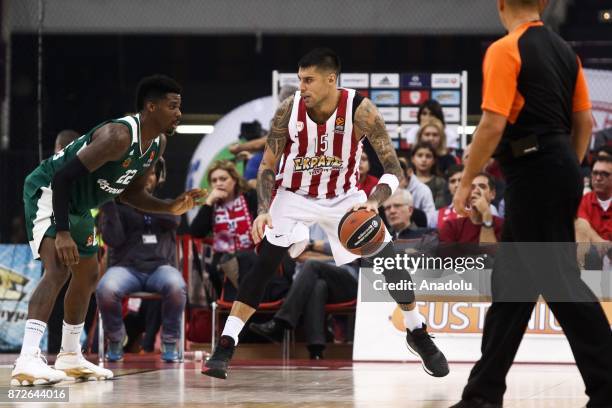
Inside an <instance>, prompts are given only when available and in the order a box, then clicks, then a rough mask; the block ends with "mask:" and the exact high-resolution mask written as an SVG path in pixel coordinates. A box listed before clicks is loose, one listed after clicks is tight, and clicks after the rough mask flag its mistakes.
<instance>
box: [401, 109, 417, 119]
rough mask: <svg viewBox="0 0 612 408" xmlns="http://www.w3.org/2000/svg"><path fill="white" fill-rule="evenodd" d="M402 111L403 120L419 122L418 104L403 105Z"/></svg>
mask: <svg viewBox="0 0 612 408" xmlns="http://www.w3.org/2000/svg"><path fill="white" fill-rule="evenodd" d="M401 112H402V114H401V117H402V122H408V123H417V119H418V113H419V107H418V106H408V107H403V108H401Z"/></svg>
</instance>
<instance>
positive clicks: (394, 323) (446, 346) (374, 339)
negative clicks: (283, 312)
mask: <svg viewBox="0 0 612 408" xmlns="http://www.w3.org/2000/svg"><path fill="white" fill-rule="evenodd" d="M360 286H361V281H360ZM359 294H361V288H360V289H359ZM389 299H390V298H389ZM417 304H418V306H419V313H420V314H421V315H422V316H423V319H424V321H425V323H426V324H427V326H428V331H429V332H430V333H434V334H435V336H436V340H435V342H436V345H437V346H438V347H439V348H440V349H441V350H443V351H444V354H445V355H446V358H447V359H448V360H449V361H465V362H474V361H476V360H478V359H479V358H480V355H481V352H480V345H481V337H482V329H483V327H484V319H485V315H486V312H487V310H488V308H489V306H490V303H483V302H423V301H418V302H417ZM602 306H603V308H604V311H605V313H606V315H607V316H608V320H609V321H612V303H603V304H602ZM405 337H406V329H405V326H404V319H403V315H402V313H401V310H400V309H399V308H398V307H397V304H396V303H395V302H392V301H389V302H364V301H363V299H362V298H361V296H360V295H359V299H358V303H357V314H356V320H355V338H354V345H353V359H354V360H362V361H364V360H375V361H380V360H384V361H416V360H417V359H416V357H414V356H413V355H412V354H411V353H409V352H408V350H406V345H405ZM374 345H375V347H374ZM515 361H517V362H528V363H542V362H546V363H573V362H574V357H573V354H572V351H571V349H570V347H569V343H568V342H567V339H566V338H565V336H564V335H563V331H562V330H561V327H560V325H559V323H558V322H557V321H556V319H555V317H554V315H553V314H552V313H551V311H550V309H549V308H548V306H547V305H546V304H545V303H538V304H536V307H535V308H534V310H533V312H532V315H531V319H530V321H529V324H528V327H527V331H526V334H525V336H524V338H523V341H522V342H521V346H520V348H519V350H518V353H517V355H516V358H515Z"/></svg>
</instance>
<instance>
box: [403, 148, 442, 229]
mask: <svg viewBox="0 0 612 408" xmlns="http://www.w3.org/2000/svg"><path fill="white" fill-rule="evenodd" d="M399 162H400V166H401V167H402V172H403V173H404V177H403V178H402V180H400V185H399V186H400V187H401V188H405V189H406V190H408V191H410V194H412V200H413V202H414V208H415V211H414V213H413V221H414V222H415V224H416V225H417V226H419V227H431V228H435V226H436V217H437V213H436V206H435V205H434V200H433V195H432V194H431V190H430V189H429V187H427V186H426V185H425V184H424V183H423V182H421V181H420V180H419V179H418V178H417V177H415V176H414V169H413V167H412V166H411V165H410V164H409V163H408V160H406V159H405V158H403V157H400V158H399ZM416 210H419V212H421V213H424V215H425V218H426V220H425V222H424V223H423V220H418V219H417V218H416V215H417V211H416Z"/></svg>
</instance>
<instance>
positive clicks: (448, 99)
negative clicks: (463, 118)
mask: <svg viewBox="0 0 612 408" xmlns="http://www.w3.org/2000/svg"><path fill="white" fill-rule="evenodd" d="M431 98H432V99H435V100H436V101H438V102H440V105H461V91H447V90H441V91H431Z"/></svg>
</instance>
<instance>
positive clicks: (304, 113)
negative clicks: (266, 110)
mask: <svg viewBox="0 0 612 408" xmlns="http://www.w3.org/2000/svg"><path fill="white" fill-rule="evenodd" d="M298 66H299V71H298V77H299V80H300V89H299V91H297V92H296V93H295V95H293V96H290V97H289V98H287V99H286V100H285V101H283V102H282V103H281V105H280V106H279V108H278V110H277V111H276V114H275V117H274V119H273V125H272V129H271V130H270V133H269V135H268V139H267V142H266V148H265V152H264V157H263V160H262V162H261V165H260V167H259V172H258V175H257V193H258V201H259V203H258V216H257V218H256V219H255V221H254V223H253V229H252V234H253V239H254V240H255V242H256V243H259V248H258V249H259V252H258V253H259V256H258V259H257V261H256V263H255V265H254V266H253V268H252V269H251V270H250V271H249V272H248V273H247V275H246V276H245V277H244V279H243V281H242V282H241V284H240V288H239V290H238V296H237V299H236V301H235V302H234V304H233V306H232V310H231V313H230V316H229V317H228V319H227V322H226V324H225V327H224V329H223V333H222V335H221V338H220V339H219V342H218V344H217V346H216V347H215V351H214V353H213V355H212V356H211V358H210V359H209V360H208V361H206V362H205V363H204V364H203V366H202V373H203V374H206V375H208V376H211V377H217V378H222V379H225V378H227V368H228V364H229V361H230V359H231V358H232V355H233V353H234V349H235V347H236V344H237V343H238V335H239V333H240V332H241V330H242V328H243V327H244V325H245V323H246V321H247V320H248V319H249V318H250V317H251V315H252V314H253V313H254V312H255V310H256V308H257V306H258V305H259V302H260V301H261V297H262V295H263V292H264V289H265V287H266V285H267V283H268V281H269V280H270V278H271V277H272V276H273V274H274V272H275V271H276V270H277V268H278V265H279V264H280V262H281V259H282V258H283V256H284V255H285V254H286V253H287V251H289V254H290V255H291V256H293V257H297V256H298V255H299V254H300V253H301V252H302V251H303V250H304V249H305V247H306V245H307V243H308V239H309V235H308V226H309V225H312V224H313V223H318V224H319V225H320V226H321V227H322V228H323V229H324V230H325V231H326V233H327V235H328V238H329V242H330V245H331V248H332V252H333V255H334V259H335V262H336V264H337V265H342V264H345V263H348V262H351V261H353V260H355V259H356V258H358V257H359V256H357V255H354V254H352V253H351V252H349V251H347V250H346V249H345V248H344V247H343V246H342V245H341V244H340V242H339V240H338V235H337V228H338V223H339V221H340V219H341V218H342V216H343V215H345V214H346V212H347V211H350V210H352V209H358V208H367V209H370V210H373V211H375V212H378V207H379V206H380V205H381V204H382V203H383V202H384V201H385V200H386V199H387V198H389V197H390V196H391V194H392V193H393V192H394V191H395V189H396V188H397V186H398V184H399V178H400V177H402V176H401V173H402V172H401V167H400V164H399V161H398V160H397V156H396V154H395V150H394V149H393V146H392V144H391V140H390V139H389V135H388V134H387V131H386V128H385V124H384V121H383V118H382V116H381V115H380V113H379V112H378V110H377V109H376V106H374V104H373V103H372V102H371V101H370V100H369V99H367V98H364V97H362V96H360V95H359V94H357V92H355V90H353V89H342V88H337V87H336V83H337V78H338V75H339V73H340V60H339V58H338V56H337V55H336V54H335V53H334V52H333V51H331V50H329V49H315V50H313V51H311V52H309V53H308V54H307V55H305V56H304V57H302V59H301V60H300V62H299V64H298ZM364 137H367V138H368V140H369V142H370V143H371V145H372V147H373V148H374V150H375V151H376V153H377V155H378V158H379V160H380V162H381V163H382V165H383V167H384V171H385V174H384V175H383V176H382V177H381V178H380V180H379V183H378V185H377V186H376V187H375V188H374V189H373V191H372V193H371V194H370V196H369V197H366V194H365V193H364V192H363V191H358V190H357V186H356V185H357V179H358V163H359V158H360V157H361V142H362V139H363V138H364ZM275 187H276V195H275V196H274V194H273V191H274V190H275ZM390 240H391V237H390V234H389V233H388V232H386V238H385V246H384V249H383V250H382V251H380V252H379V253H378V254H377V255H376V256H377V257H379V256H390V257H395V254H396V252H395V250H394V248H393V244H392V243H391V242H390ZM383 275H385V278H386V280H387V281H388V282H389V281H391V282H396V281H398V280H400V279H410V275H409V273H408V272H407V271H405V270H391V271H387V272H385V273H383ZM391 296H392V297H393V298H394V300H395V301H396V302H397V303H398V304H399V306H400V308H401V309H402V311H403V313H404V323H405V325H406V327H407V335H406V344H407V346H408V349H409V350H410V351H411V352H413V353H414V354H415V355H416V356H418V357H419V358H420V359H421V362H422V365H423V368H424V370H425V371H426V372H427V373H428V374H430V375H433V376H436V377H442V376H445V375H446V374H448V364H447V362H446V358H445V357H444V355H443V354H442V352H440V350H438V348H437V347H436V346H435V344H434V343H433V342H432V340H431V338H430V336H429V334H428V333H427V331H426V326H425V324H424V322H423V320H422V318H421V316H420V315H419V313H418V311H417V309H416V307H415V306H416V303H415V302H414V293H413V292H412V291H396V292H392V293H391Z"/></svg>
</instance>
